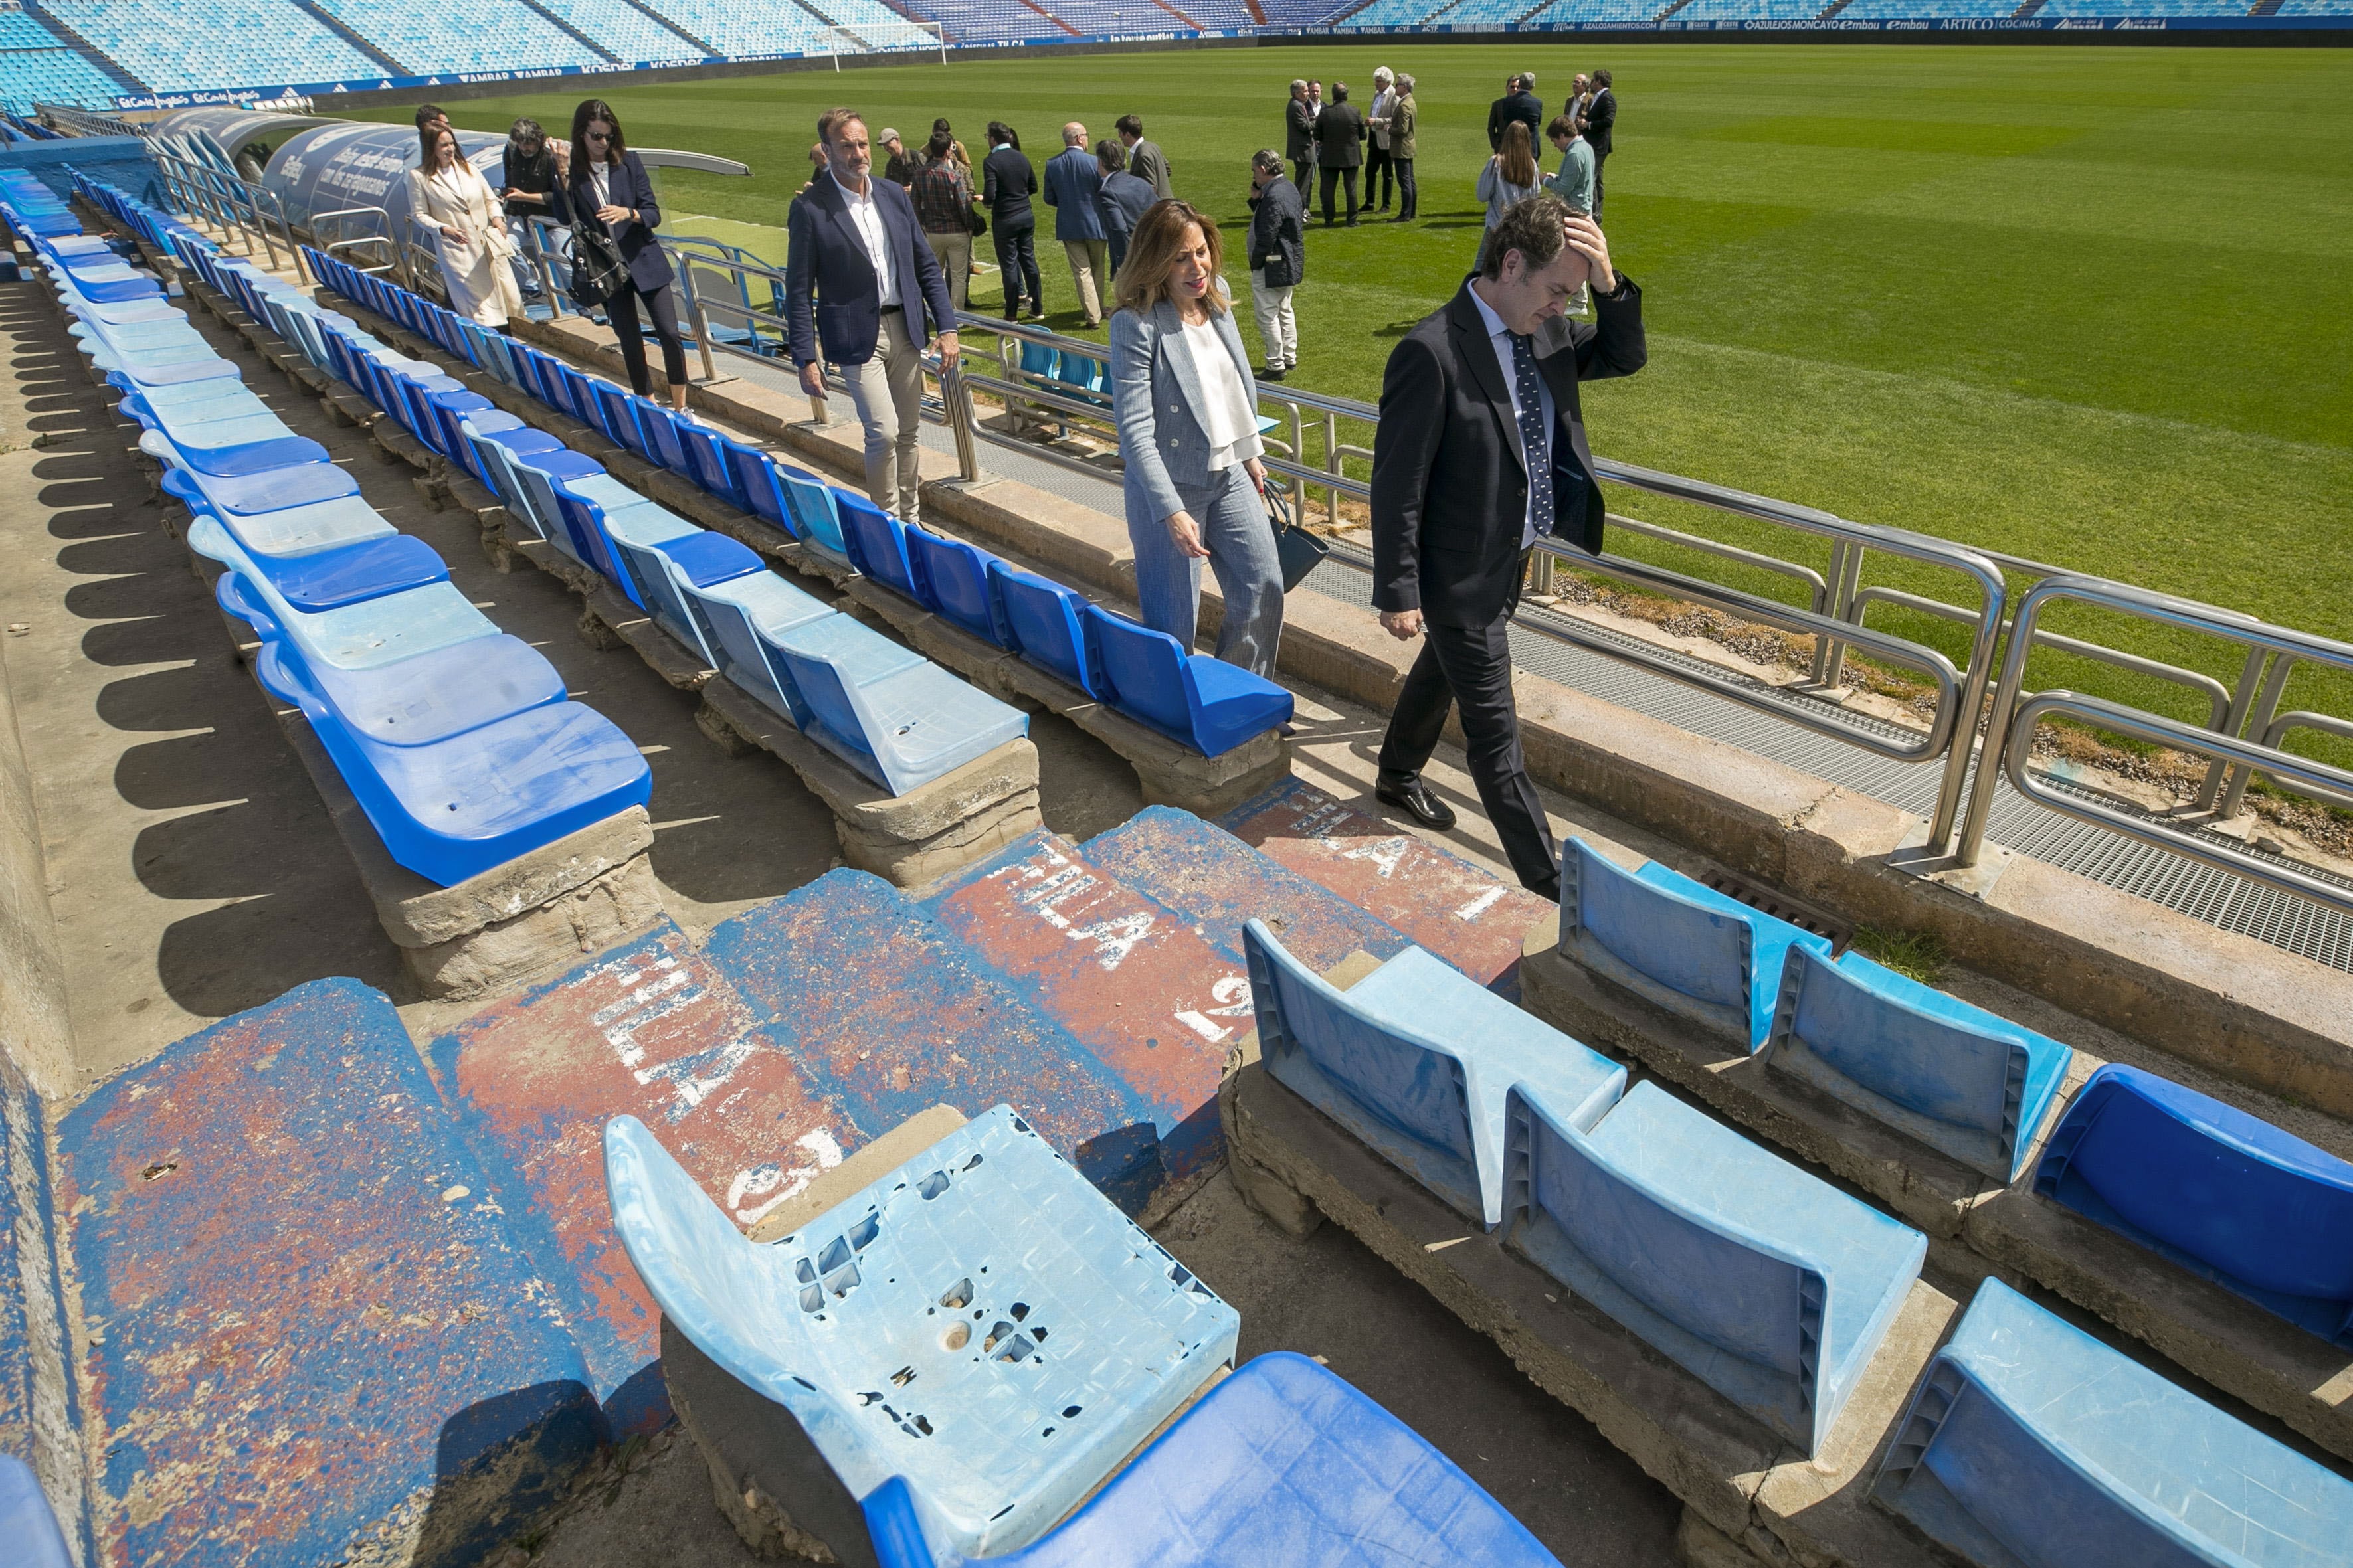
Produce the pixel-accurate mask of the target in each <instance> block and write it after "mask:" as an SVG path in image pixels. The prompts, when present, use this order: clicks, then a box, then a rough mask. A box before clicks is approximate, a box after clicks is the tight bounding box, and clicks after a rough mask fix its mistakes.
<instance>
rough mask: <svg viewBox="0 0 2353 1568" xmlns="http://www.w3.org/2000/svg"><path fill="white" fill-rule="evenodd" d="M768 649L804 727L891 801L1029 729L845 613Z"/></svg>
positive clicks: (1004, 707)
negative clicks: (800, 704) (792, 691)
mask: <svg viewBox="0 0 2353 1568" xmlns="http://www.w3.org/2000/svg"><path fill="white" fill-rule="evenodd" d="M770 646H771V647H773V648H774V649H775V650H776V653H777V654H779V655H781V656H782V659H783V663H784V665H785V667H786V671H787V673H788V675H789V678H790V679H791V681H792V683H793V685H794V687H795V688H796V689H797V690H798V691H799V693H800V696H801V698H802V700H804V701H806V702H807V705H808V709H809V720H808V721H807V723H805V724H803V725H802V728H803V729H804V730H805V731H807V732H808V734H809V735H810V736H811V737H812V738H813V739H815V740H816V741H817V742H818V743H819V744H821V745H823V746H824V747H825V748H826V749H827V750H828V751H830V752H833V753H834V754H835V755H837V756H839V757H840V758H841V760H842V761H844V762H846V763H849V765H850V766H851V767H854V768H856V769H857V770H858V771H859V772H860V773H864V774H865V775H866V776H867V777H868V778H870V779H871V780H873V781H874V782H875V783H877V784H881V786H882V787H883V788H884V789H886V790H888V791H889V792H890V793H891V794H892V795H905V794H906V793H908V792H909V791H910V790H913V789H916V788H918V787H920V786H921V785H923V784H929V783H931V782H932V781H933V780H934V779H936V778H939V777H941V776H942V775H944V774H945V773H953V772H955V770H956V769H957V768H960V767H962V766H964V765H965V763H969V762H973V761H975V760H976V759H977V758H980V757H983V756H986V755H987V754H988V753H989V752H993V751H995V750H996V749H997V747H999V746H1002V745H1005V744H1006V743H1008V742H1011V741H1015V740H1018V739H1019V738H1020V737H1021V736H1023V735H1026V734H1028V733H1029V719H1028V718H1027V717H1026V716H1025V715H1023V713H1022V712H1021V711H1020V710H1018V709H1017V708H1013V707H1010V706H1008V704H1006V703H1003V702H1000V701H998V700H997V699H996V698H994V697H991V696H989V695H988V694H987V692H984V691H976V690H975V689H973V688H971V687H970V686H967V685H965V683H964V682H963V681H961V680H959V679H956V678H955V676H953V675H950V674H949V673H948V672H947V671H946V670H944V669H942V668H939V667H938V666H937V665H934V664H932V663H931V662H929V661H928V660H926V659H925V658H923V656H922V655H920V654H916V653H913V652H910V651H909V650H907V649H906V648H903V647H900V646H899V645H898V644H897V643H894V642H892V641H891V639H890V638H888V637H884V636H882V634H881V633H880V632H878V631H875V630H874V629H873V628H872V627H871V626H865V625H863V624H861V623H860V622H858V621H855V620H852V619H851V618H850V617H849V616H828V617H827V618H826V619H824V620H821V621H813V622H810V623H808V624H807V625H805V626H795V627H792V628H791V629H789V630H786V631H783V632H779V633H777V634H776V636H775V637H773V638H772V639H771V643H770Z"/></svg>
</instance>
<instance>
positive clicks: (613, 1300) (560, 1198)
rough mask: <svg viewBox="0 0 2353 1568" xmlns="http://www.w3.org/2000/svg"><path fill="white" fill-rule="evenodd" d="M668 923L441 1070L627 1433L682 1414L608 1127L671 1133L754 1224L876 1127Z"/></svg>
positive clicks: (502, 1019)
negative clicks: (625, 1223) (618, 1212)
mask: <svg viewBox="0 0 2353 1568" xmlns="http://www.w3.org/2000/svg"><path fill="white" fill-rule="evenodd" d="M768 1022H769V1020H768V1018H767V1016H766V1015H765V1012H764V1011H763V1010H761V1009H759V1008H757V1007H755V1006H754V1005H753V1004H752V1003H750V1002H748V1001H746V1000H745V998H744V995H743V994H742V993H740V992H739V991H738V990H737V989H736V987H735V985H734V983H733V981H732V980H731V979H730V978H729V977H728V976H727V974H726V973H724V972H723V970H722V969H721V968H720V967H719V966H718V965H716V964H714V963H712V961H711V960H710V959H709V958H707V957H706V956H704V955H703V954H702V953H700V952H696V951H694V949H693V948H692V947H691V945H690V944H689V942H688V941H687V938H686V935H685V933H684V932H682V931H680V930H679V929H678V928H677V927H675V926H672V925H670V924H668V923H667V922H665V923H664V925H663V926H662V927H660V928H659V929H658V930H656V931H653V932H652V933H650V934H649V935H648V936H646V937H644V938H642V939H641V940H639V941H638V942H634V943H632V944H631V945H630V946H628V948H626V949H624V950H623V951H621V952H618V953H616V954H613V955H610V956H608V957H606V958H603V959H600V960H598V961H597V962H596V963H590V964H587V965H585V966H584V967H582V968H580V969H576V970H575V971H573V972H572V973H569V974H566V975H565V976H564V977H563V978H562V979H560V980H556V981H554V982H552V983H550V984H546V985H543V986H541V987H539V988H538V989H536V990H534V991H532V992H530V993H528V994H525V995H522V996H520V997H517V998H515V999H513V1000H512V1001H507V1002H502V1003H500V1004H498V1005H494V1006H491V1007H490V1008H487V1009H485V1010H484V1011H482V1012H481V1013H479V1014H477V1015H475V1016H473V1017H472V1018H470V1019H469V1020H468V1021H467V1022H466V1023H464V1024H463V1025H461V1026H459V1028H458V1029H457V1030H456V1031H455V1032H453V1033H452V1034H449V1035H448V1036H445V1037H442V1038H441V1039H439V1040H438V1041H436V1042H435V1043H434V1046H433V1052H432V1055H433V1063H434V1067H435V1069H436V1071H437V1072H438V1074H439V1076H440V1078H441V1080H442V1083H443V1085H444V1087H445V1089H447V1091H448V1094H449V1096H450V1099H451V1100H452V1101H453V1102H454V1103H455V1104H456V1105H457V1106H458V1108H459V1114H460V1117H461V1120H462V1121H463V1123H464V1124H465V1126H466V1128H467V1130H468V1131H469V1133H470V1135H471V1136H473V1137H474V1138H475V1140H476V1141H477V1142H478V1143H479V1144H480V1145H481V1146H482V1147H483V1149H484V1152H485V1154H486V1156H487V1161H486V1163H489V1164H490V1165H491V1168H492V1170H493V1172H494V1173H498V1174H499V1179H500V1180H501V1183H502V1184H511V1185H512V1188H513V1190H512V1191H509V1192H507V1193H505V1194H503V1198H504V1202H505V1205H506V1209H507V1213H508V1216H509V1220H510V1223H511V1225H512V1227H513V1229H514V1230H515V1232H516V1234H517V1235H518V1237H520V1238H521V1239H522V1243H523V1245H524V1246H526V1247H528V1248H530V1250H531V1251H532V1253H533V1259H534V1261H535V1262H536V1263H537V1264H538V1267H539V1268H540V1271H541V1272H542V1273H543V1275H544V1276H545V1277H546V1278H547V1279H550V1280H551V1281H554V1282H555V1284H556V1287H557V1289H558V1292H559V1295H560V1297H561V1298H562V1303H563V1306H564V1310H565V1315H566V1316H567V1317H568V1318H569V1319H570V1320H571V1322H572V1325H573V1331H574V1334H575V1338H576V1339H577V1340H578V1341H579V1343H580V1345H581V1348H582V1352H583V1354H584V1356H585V1357H586V1362H587V1365H588V1370H589V1372H590V1374H591V1377H592V1381H593V1383H594V1384H595V1386H596V1393H597V1395H598V1397H599V1398H600V1399H601V1400H603V1401H604V1402H605V1404H606V1405H607V1414H608V1415H609V1416H610V1417H611V1420H612V1423H613V1426H614V1427H615V1429H616V1430H617V1432H620V1433H622V1434H624V1435H626V1434H628V1433H629V1432H635V1431H645V1430H648V1429H649V1428H651V1427H652V1426H659V1425H660V1423H661V1422H662V1421H664V1420H666V1419H668V1416H669V1410H670V1404H669V1396H668V1394H666V1392H665V1391H664V1390H663V1387H662V1384H661V1376H660V1371H659V1365H658V1364H657V1363H659V1358H660V1353H661V1346H660V1321H661V1320H660V1313H659V1310H657V1309H656V1308H655V1306H654V1303H653V1300H652V1298H650V1297H649V1296H648V1295H647V1294H646V1290H645V1287H644V1285H643V1284H641V1283H640V1282H639V1280H638V1274H637V1270H636V1268H633V1267H632V1266H631V1264H630V1262H629V1258H628V1253H627V1252H625V1251H624V1250H623V1249H622V1247H621V1243H620V1238H619V1237H617V1236H616V1235H615V1234H614V1230H613V1224H612V1211H611V1208H610V1207H609V1205H608V1204H607V1200H606V1195H605V1164H604V1142H603V1141H604V1129H605V1123H606V1122H607V1121H609V1120H611V1119H612V1118H613V1117H615V1116H617V1115H620V1114H622V1113H623V1112H627V1113H628V1114H629V1115H632V1116H635V1117H637V1118H638V1120H640V1121H643V1122H645V1123H646V1125H647V1126H649V1127H650V1128H652V1129H654V1131H655V1132H656V1133H657V1135H659V1137H660V1139H661V1141H662V1143H663V1145H664V1146H665V1147H667V1148H668V1149H669V1150H670V1152H672V1153H673V1154H675V1155H677V1156H678V1159H679V1161H680V1163H682V1164H683V1165H685V1167H686V1168H687V1169H688V1170H689V1171H690V1172H691V1173H693V1174H694V1177H695V1179H696V1180H697V1181H700V1182H701V1183H702V1184H703V1188H704V1190H705V1191H707V1192H709V1193H710V1194H711V1195H712V1197H713V1198H714V1199H716V1200H717V1201H718V1202H720V1203H721V1204H722V1205H724V1206H725V1208H726V1209H727V1212H728V1213H729V1214H730V1215H733V1217H734V1218H735V1220H736V1221H737V1222H738V1223H739V1224H741V1225H744V1226H751V1225H753V1224H754V1223H755V1222H756V1221H757V1220H758V1219H759V1218H760V1217H761V1216H762V1215H765V1213H766V1212H767V1211H768V1210H769V1209H771V1208H774V1207H775V1206H776V1205H778V1204H780V1203H782V1202H784V1201H785V1200H786V1198H789V1197H792V1196H793V1195H795V1194H797V1193H798V1192H799V1191H800V1190H801V1189H802V1188H803V1187H806V1186H807V1184H809V1182H810V1181H811V1180H813V1179H814V1178H815V1177H816V1175H817V1173H818V1172H820V1171H823V1170H826V1169H828V1168H829V1167H831V1166H833V1165H836V1164H839V1163H840V1161H841V1158H842V1156H843V1155H845V1154H847V1153H848V1152H850V1151H851V1150H853V1149H855V1148H856V1147H857V1146H858V1145H859V1144H860V1143H862V1142H865V1140H866V1139H867V1137H869V1136H870V1135H871V1132H870V1130H869V1129H868V1128H866V1127H865V1126H863V1125H861V1123H860V1121H858V1120H857V1119H856V1118H855V1117H853V1116H852V1115H851V1114H850V1113H849V1111H847V1110H845V1109H844V1108H843V1106H842V1104H841V1102H840V1100H839V1099H838V1098H837V1097H836V1096H834V1095H833V1094H831V1093H830V1092H828V1090H826V1089H823V1088H820V1087H818V1085H817V1084H816V1083H814V1082H813V1081H812V1079H811V1078H810V1076H809V1075H808V1074H807V1073H806V1072H805V1071H804V1070H803V1068H802V1067H801V1065H800V1063H799V1062H798V1061H797V1059H796V1058H795V1057H794V1056H793V1054H792V1053H791V1049H790V1040H791V1036H790V1033H789V1031H786V1032H783V1033H782V1035H781V1037H780V1036H779V1033H778V1032H777V1031H775V1030H773V1029H770V1028H767V1027H765V1025H766V1024H767V1023H768Z"/></svg>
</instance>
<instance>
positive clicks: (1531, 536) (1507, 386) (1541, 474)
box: [1471, 289, 1559, 550]
mask: <svg viewBox="0 0 2353 1568" xmlns="http://www.w3.org/2000/svg"><path fill="white" fill-rule="evenodd" d="M1471 303H1472V304H1473V305H1475V306H1477V307H1478V309H1479V321H1480V323H1481V324H1482V326H1484V327H1485V328H1486V329H1487V341H1488V342H1490V343H1492V344H1493V345H1494V349H1495V361H1496V363H1498V364H1500V365H1502V366H1503V367H1504V395H1506V396H1508V397H1509V398H1510V399H1511V400H1512V439H1513V440H1514V442H1517V441H1518V440H1519V437H1520V369H1519V366H1517V365H1515V364H1514V363H1512V333H1511V329H1510V328H1508V327H1506V326H1504V318H1503V317H1501V316H1499V315H1497V314H1495V312H1494V311H1493V310H1492V309H1490V308H1489V307H1488V304H1487V301H1486V300H1482V299H1481V298H1479V290H1478V289H1472V290H1471ZM1528 350H1529V352H1530V353H1534V352H1535V344H1534V343H1530V344H1529V345H1528ZM1536 396H1537V398H1538V399H1539V400H1540V403H1541V407H1540V412H1541V413H1542V414H1543V415H1544V427H1545V449H1544V450H1543V451H1541V452H1523V453H1521V457H1522V458H1524V459H1525V461H1526V464H1527V470H1528V510H1527V516H1526V517H1525V518H1524V519H1523V520H1522V521H1521V523H1520V548H1521V549H1523V550H1525V549H1527V548H1528V547H1529V546H1531V545H1533V544H1534V543H1535V542H1536V486H1538V485H1540V484H1545V485H1548V484H1550V483H1552V442H1553V440H1554V439H1555V433H1556V426H1555V419H1556V414H1555V412H1554V408H1553V401H1552V388H1551V387H1549V386H1547V385H1546V384H1545V379H1544V377H1543V375H1542V374H1538V375H1537V377H1536ZM1554 526H1555V527H1558V526H1559V520H1558V519H1557V518H1556V519H1555V520H1554Z"/></svg>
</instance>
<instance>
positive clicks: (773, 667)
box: [686, 572, 838, 729]
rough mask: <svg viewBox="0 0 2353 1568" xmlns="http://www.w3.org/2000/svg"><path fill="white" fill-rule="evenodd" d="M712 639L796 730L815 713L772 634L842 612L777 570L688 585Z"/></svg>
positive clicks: (723, 658) (725, 662) (735, 675)
mask: <svg viewBox="0 0 2353 1568" xmlns="http://www.w3.org/2000/svg"><path fill="white" fill-rule="evenodd" d="M686 593H687V598H688V601H689V604H690V605H691V608H692V609H693V610H694V613H695V618H696V621H697V623H698V624H699V625H700V626H702V629H703V634H704V638H705V641H706V643H707V644H716V645H717V648H716V651H717V652H718V653H719V656H720V665H719V668H720V670H721V672H722V673H723V674H724V675H725V676H726V677H727V679H729V680H732V681H733V682H734V683H735V684H736V685H737V686H739V687H742V688H743V689H744V690H746V691H748V692H750V693H751V694H752V695H753V696H754V697H756V698H758V699H759V700H760V701H761V702H762V703H764V704H765V705H766V706H767V708H768V709H769V710H771V711H773V712H775V713H776V714H778V715H780V716H781V717H783V718H785V719H786V720H788V721H790V722H791V723H792V724H793V726H794V727H795V728H796V729H802V728H806V727H807V724H808V722H809V720H810V718H811V712H810V709H809V706H808V701H807V699H806V698H804V697H803V696H802V695H801V694H800V688H799V685H798V683H797V681H796V680H795V679H793V676H792V671H791V668H790V667H789V666H788V665H787V664H786V661H785V658H784V656H783V654H782V653H781V652H779V651H778V650H776V648H774V647H771V646H770V642H769V638H770V637H772V636H774V635H776V634H777V633H781V632H786V631H789V630H791V629H792V628H793V627H795V626H806V625H807V624H808V623H809V622H811V621H819V620H823V619H825V618H826V617H827V616H832V615H835V614H837V613H838V612H836V611H834V610H831V609H829V608H828V607H827V606H826V605H824V604H822V603H820V602H819V601H818V599H817V598H815V597H814V596H812V595H808V594H805V593H803V592H802V591H801V590H800V589H798V588H796V587H794V586H792V585H791V584H788V583H786V581H785V580H784V579H783V578H781V577H779V576H777V575H776V574H775V573H773V572H762V573H758V574H745V575H744V576H741V577H733V578H730V579H728V580H727V581H726V582H724V583H719V584H713V585H712V586H710V587H707V588H694V587H691V586H690V587H689V588H688V589H687V590H686Z"/></svg>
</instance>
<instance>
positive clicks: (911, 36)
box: [818, 0, 1166, 49]
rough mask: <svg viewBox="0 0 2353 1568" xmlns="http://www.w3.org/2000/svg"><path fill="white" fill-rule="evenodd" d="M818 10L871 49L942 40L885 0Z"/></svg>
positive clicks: (841, 2)
mask: <svg viewBox="0 0 2353 1568" xmlns="http://www.w3.org/2000/svg"><path fill="white" fill-rule="evenodd" d="M1155 9H1157V7H1155ZM818 10H820V11H822V12H824V13H825V14H826V15H827V16H830V17H832V18H833V19H834V20H835V21H836V22H837V23H839V24H840V25H841V26H843V27H845V28H847V29H849V31H850V32H853V33H855V34H857V35H858V36H859V37H860V38H863V39H864V40H865V41H866V45H867V47H869V48H874V49H924V48H937V47H939V42H940V41H939V39H937V38H935V37H933V36H932V35H931V34H930V33H927V32H925V31H924V30H923V28H921V27H918V26H915V25H914V24H913V22H910V21H909V20H907V18H906V17H904V16H901V15H900V14H899V13H898V12H896V11H893V10H892V9H891V7H890V6H888V5H883V4H882V0H822V3H821V4H820V5H818ZM1162 15H1164V16H1166V12H1163V13H1162ZM1127 30H1128V31H1131V32H1134V31H1139V30H1141V29H1138V28H1135V27H1133V26H1131V27H1129V28H1128V29H1127Z"/></svg>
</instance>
